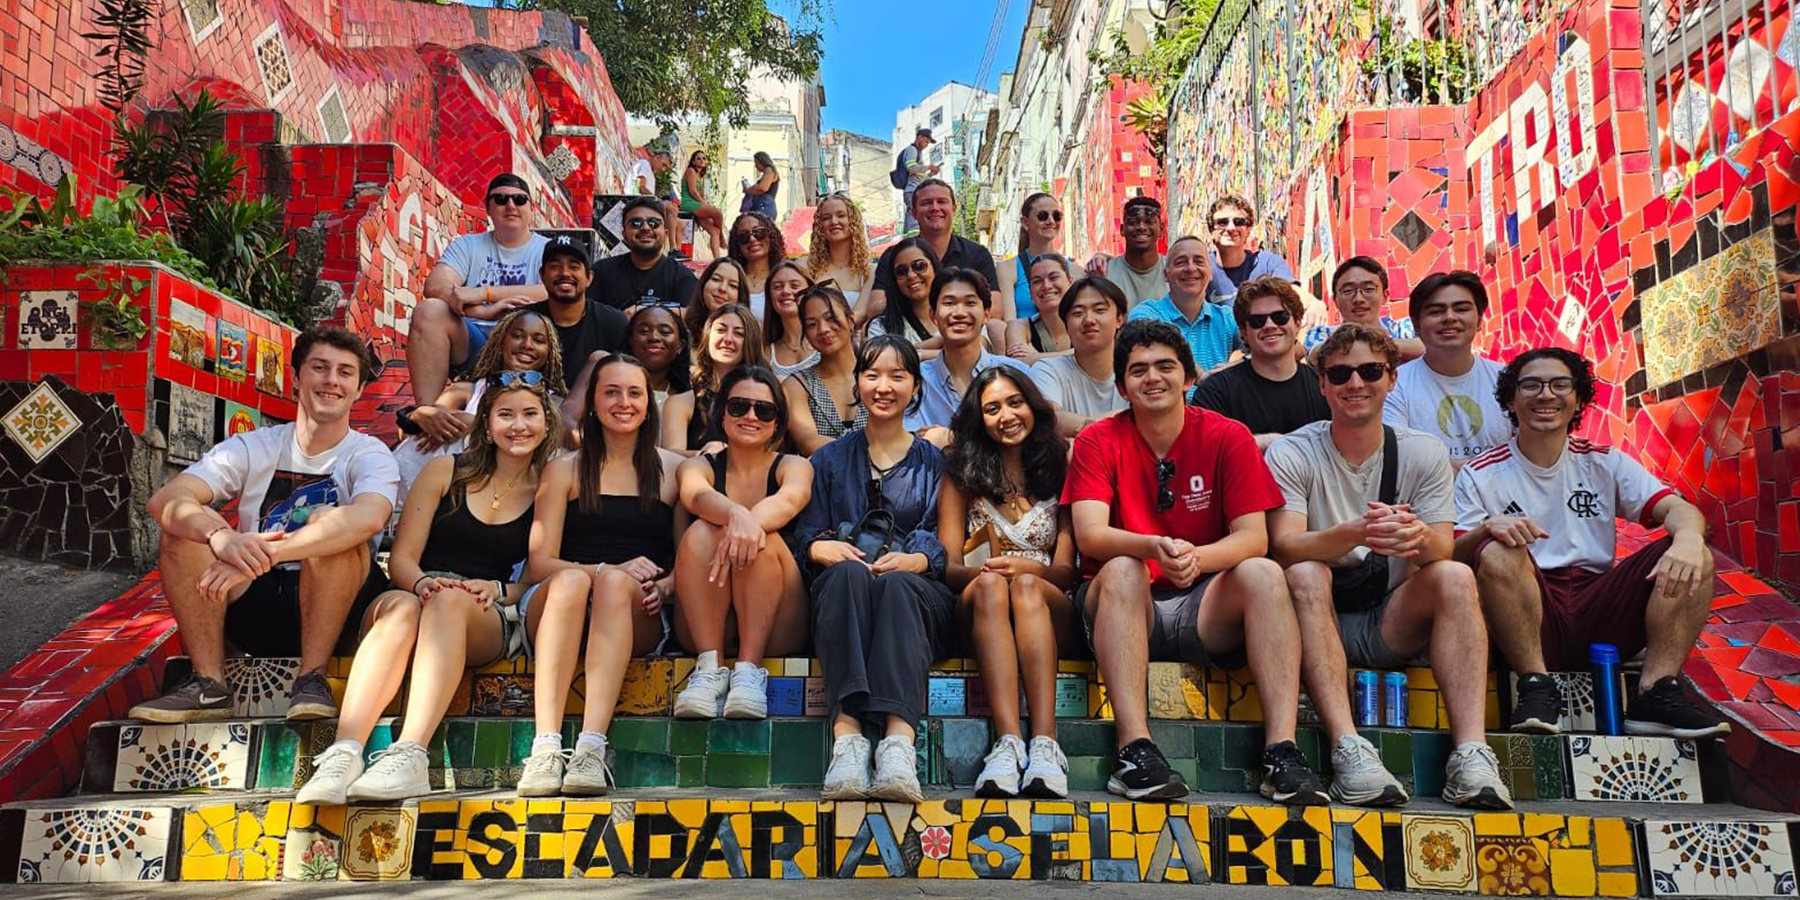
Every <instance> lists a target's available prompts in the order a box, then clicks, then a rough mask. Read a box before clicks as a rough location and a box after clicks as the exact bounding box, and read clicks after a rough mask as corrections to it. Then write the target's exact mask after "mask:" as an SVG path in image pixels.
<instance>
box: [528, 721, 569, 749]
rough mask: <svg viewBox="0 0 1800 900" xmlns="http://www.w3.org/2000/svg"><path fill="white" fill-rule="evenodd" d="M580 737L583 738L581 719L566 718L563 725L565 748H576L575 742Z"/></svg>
mask: <svg viewBox="0 0 1800 900" xmlns="http://www.w3.org/2000/svg"><path fill="white" fill-rule="evenodd" d="M579 737H581V719H580V718H579V717H576V716H564V717H563V723H562V739H563V746H564V747H573V746H575V741H576V739H577V738H579ZM533 740H535V738H533Z"/></svg>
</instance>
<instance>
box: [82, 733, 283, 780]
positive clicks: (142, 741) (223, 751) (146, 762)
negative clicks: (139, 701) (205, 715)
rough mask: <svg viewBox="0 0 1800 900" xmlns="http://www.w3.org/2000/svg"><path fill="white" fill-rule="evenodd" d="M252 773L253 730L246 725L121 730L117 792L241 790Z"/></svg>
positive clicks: (116, 778)
mask: <svg viewBox="0 0 1800 900" xmlns="http://www.w3.org/2000/svg"><path fill="white" fill-rule="evenodd" d="M249 771H250V726H249V725H246V724H243V723H241V722H195V723H191V724H188V725H126V726H123V727H121V728H120V729H119V756H118V762H117V763H116V764H115V766H114V769H113V790H115V791H121V792H126V791H131V792H144V793H161V792H167V791H182V790H187V789H189V788H214V789H220V790H242V789H244V788H245V787H246V786H247V785H248V781H249V778H248V776H249Z"/></svg>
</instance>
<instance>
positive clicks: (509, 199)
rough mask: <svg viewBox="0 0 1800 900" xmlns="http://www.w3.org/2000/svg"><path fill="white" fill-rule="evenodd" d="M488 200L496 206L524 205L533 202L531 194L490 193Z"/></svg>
mask: <svg viewBox="0 0 1800 900" xmlns="http://www.w3.org/2000/svg"><path fill="white" fill-rule="evenodd" d="M487 199H488V202H489V203H492V204H494V205H495V206H506V205H509V204H510V205H512V206H524V205H526V204H528V203H530V202H531V195H530V194H489V195H488V198H487Z"/></svg>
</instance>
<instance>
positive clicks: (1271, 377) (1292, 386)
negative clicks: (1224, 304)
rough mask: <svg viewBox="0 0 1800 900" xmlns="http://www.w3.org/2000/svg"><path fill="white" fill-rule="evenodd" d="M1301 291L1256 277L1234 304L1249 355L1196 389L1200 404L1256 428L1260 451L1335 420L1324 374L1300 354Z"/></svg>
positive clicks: (1252, 430) (1252, 429)
mask: <svg viewBox="0 0 1800 900" xmlns="http://www.w3.org/2000/svg"><path fill="white" fill-rule="evenodd" d="M1301 312H1302V309H1301V305H1300V292H1299V291H1296V290H1294V286H1293V285H1292V284H1289V283H1288V282H1287V281H1286V280H1284V279H1283V278H1281V277H1280V276H1279V275H1265V276H1263V277H1261V278H1252V279H1250V280H1249V281H1246V282H1244V283H1243V284H1242V285H1240V286H1239V287H1238V292H1237V296H1236V297H1235V298H1233V299H1232V301H1231V313H1232V315H1233V316H1234V317H1235V318H1236V319H1237V326H1238V340H1239V341H1240V342H1241V343H1242V344H1243V345H1244V347H1245V348H1246V350H1247V351H1248V354H1247V356H1246V358H1245V359H1242V360H1239V361H1238V362H1237V363H1234V364H1232V365H1229V366H1226V367H1225V368H1223V369H1220V370H1219V371H1217V372H1214V373H1213V374H1212V375H1210V376H1208V377H1207V379H1206V380H1205V381H1202V382H1200V386H1199V387H1197V388H1194V403H1195V404H1197V405H1199V406H1204V407H1206V408H1207V409H1210V410H1212V411H1213V412H1216V413H1221V414H1223V415H1226V416H1229V417H1231V418H1233V419H1236V420H1238V421H1239V422H1242V423H1244V426H1245V427H1247V428H1249V429H1250V433H1251V434H1253V435H1255V436H1256V446H1257V448H1258V449H1262V450H1267V449H1269V445H1270V444H1272V443H1274V441H1275V439H1276V438H1278V437H1281V436H1282V435H1284V434H1287V433H1288V432H1290V431H1293V430H1294V429H1296V428H1299V427H1301V426H1303V425H1307V424H1310V423H1313V422H1319V421H1323V420H1325V419H1329V418H1331V407H1329V406H1327V405H1326V403H1325V397H1324V395H1323V394H1320V393H1319V375H1318V373H1317V372H1316V371H1314V369H1313V367H1312V366H1308V365H1305V364H1303V363H1301V362H1300V360H1299V358H1298V356H1297V355H1296V354H1295V353H1294V345H1295V340H1294V339H1295V336H1296V335H1298V334H1299V332H1300V315H1301Z"/></svg>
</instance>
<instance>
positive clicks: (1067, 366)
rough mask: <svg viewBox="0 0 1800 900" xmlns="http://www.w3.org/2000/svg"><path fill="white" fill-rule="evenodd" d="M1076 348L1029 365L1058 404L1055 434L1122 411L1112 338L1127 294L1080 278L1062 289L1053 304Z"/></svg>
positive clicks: (1101, 281) (1071, 434)
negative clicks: (1062, 291) (1114, 375)
mask: <svg viewBox="0 0 1800 900" xmlns="http://www.w3.org/2000/svg"><path fill="white" fill-rule="evenodd" d="M1056 312H1057V315H1059V316H1061V317H1062V321H1063V328H1064V329H1065V330H1066V331H1068V333H1069V346H1070V348H1071V349H1072V350H1073V351H1074V352H1072V353H1067V354H1064V355H1061V356H1045V357H1043V358H1041V359H1039V360H1038V361H1037V362H1035V363H1033V364H1032V366H1031V380H1032V382H1034V383H1035V384H1036V385H1037V386H1038V390H1041V391H1043V392H1044V396H1045V397H1046V398H1047V399H1049V401H1050V402H1051V403H1054V404H1056V410H1057V412H1056V432H1057V434H1060V435H1062V436H1063V437H1066V438H1073V437H1074V436H1075V435H1076V434H1077V433H1079V432H1080V431H1081V429H1083V428H1085V427H1087V425H1088V423H1089V422H1092V421H1094V420H1095V419H1101V418H1105V417H1106V416H1110V415H1112V414H1113V413H1116V412H1118V411H1119V410H1121V409H1124V408H1125V407H1126V406H1127V404H1126V402H1125V397H1124V396H1123V395H1122V394H1120V393H1119V388H1118V385H1117V383H1116V382H1115V380H1114V379H1113V340H1114V339H1115V338H1117V337H1118V336H1119V326H1121V325H1123V324H1125V294H1124V292H1122V291H1120V290H1119V286H1118V285H1116V284H1113V283H1112V282H1110V281H1107V280H1106V279H1104V278H1083V279H1081V280H1080V281H1077V282H1075V283H1074V284H1073V285H1071V286H1070V287H1069V290H1068V291H1066V292H1064V293H1063V298H1062V303H1061V304H1060V305H1059V306H1058V307H1057V310H1056Z"/></svg>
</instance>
